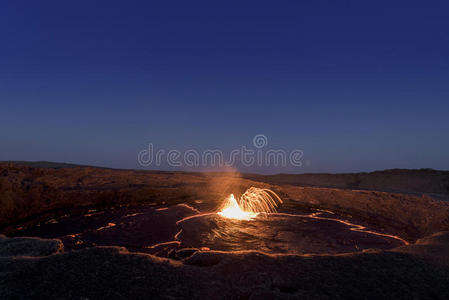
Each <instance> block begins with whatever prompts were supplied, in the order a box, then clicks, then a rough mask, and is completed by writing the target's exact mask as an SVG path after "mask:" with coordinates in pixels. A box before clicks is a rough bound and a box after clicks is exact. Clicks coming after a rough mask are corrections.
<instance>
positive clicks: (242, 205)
mask: <svg viewBox="0 0 449 300" xmlns="http://www.w3.org/2000/svg"><path fill="white" fill-rule="evenodd" d="M279 203H282V200H281V198H279V196H278V195H276V193H274V192H273V191H271V190H269V189H259V188H255V187H251V188H249V189H248V190H246V192H245V193H244V194H243V195H242V196H241V197H240V199H239V202H237V200H236V199H235V197H234V195H233V194H231V195H229V197H228V198H227V199H226V200H225V202H224V204H223V205H222V207H221V209H220V211H219V212H218V214H219V215H220V216H222V217H225V218H229V219H237V220H252V219H254V218H255V217H257V216H258V215H259V213H274V212H276V207H277V206H278V204H279Z"/></svg>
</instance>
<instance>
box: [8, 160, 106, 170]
mask: <svg viewBox="0 0 449 300" xmlns="http://www.w3.org/2000/svg"><path fill="white" fill-rule="evenodd" d="M0 163H10V164H18V165H24V166H29V167H33V168H51V169H60V168H78V167H90V168H102V167H96V166H88V165H78V164H70V163H61V162H52V161H45V160H42V161H24V160H7V161H0ZM102 169H103V168H102Z"/></svg>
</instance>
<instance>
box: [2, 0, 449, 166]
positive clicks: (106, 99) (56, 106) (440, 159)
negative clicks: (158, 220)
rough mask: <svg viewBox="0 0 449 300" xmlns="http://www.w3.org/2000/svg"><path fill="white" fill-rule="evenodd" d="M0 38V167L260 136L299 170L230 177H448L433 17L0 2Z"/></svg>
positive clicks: (348, 4)
mask: <svg viewBox="0 0 449 300" xmlns="http://www.w3.org/2000/svg"><path fill="white" fill-rule="evenodd" d="M212 3H213V4H212ZM0 26H1V27H0V28H1V30H0V43H1V46H0V104H1V110H0V126H1V130H0V160H50V161H64V162H73V163H82V164H93V165H101V166H110V167H118V168H138V167H139V166H138V163H137V153H138V152H139V151H140V150H141V149H144V148H145V147H146V145H147V144H148V143H153V144H154V146H155V147H156V148H160V149H180V150H181V151H185V150H186V149H189V148H193V149H196V150H199V151H201V150H203V149H221V150H223V151H225V152H226V151H230V150H231V149H234V148H239V147H241V146H242V145H247V146H251V144H252V138H253V136H254V135H255V134H260V133H262V134H264V135H266V136H267V137H268V139H269V145H268V148H273V149H278V148H282V149H286V150H291V149H295V148H298V149H302V150H303V151H304V157H303V159H304V166H303V167H301V168H297V167H287V168H268V167H262V168H259V167H254V168H246V169H244V171H255V172H263V173H275V172H295V173H302V172H348V171H371V170H376V169H385V168H422V167H429V168H435V169H449V34H448V33H449V4H448V2H447V1H288V2H287V1H267V2H264V1H254V2H247V1H220V2H218V1H204V2H195V1H160V2H159V3H156V2H153V1H141V2H134V1H117V2H115V1H71V4H70V3H69V2H67V1H3V2H1V4H0ZM306 162H307V164H306ZM150 168H151V167H150ZM159 169H168V167H167V166H161V167H159Z"/></svg>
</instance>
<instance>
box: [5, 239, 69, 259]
mask: <svg viewBox="0 0 449 300" xmlns="http://www.w3.org/2000/svg"><path fill="white" fill-rule="evenodd" d="M63 249H64V246H63V245H62V242H61V241H60V240H47V239H39V238H33V237H23V238H21V237H17V238H7V237H5V236H4V235H0V257H1V256H45V255H50V254H54V253H58V252H62V251H63Z"/></svg>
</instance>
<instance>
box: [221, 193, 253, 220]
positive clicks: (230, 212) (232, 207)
mask: <svg viewBox="0 0 449 300" xmlns="http://www.w3.org/2000/svg"><path fill="white" fill-rule="evenodd" d="M218 214H219V215H220V216H222V217H225V218H228V219H238V220H251V219H253V218H255V217H257V215H258V214H259V213H253V212H249V211H244V210H242V209H241V208H240V206H239V204H238V203H237V200H235V198H234V194H231V195H229V197H228V199H227V200H226V203H225V205H223V208H222V209H221V211H219V212H218Z"/></svg>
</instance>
